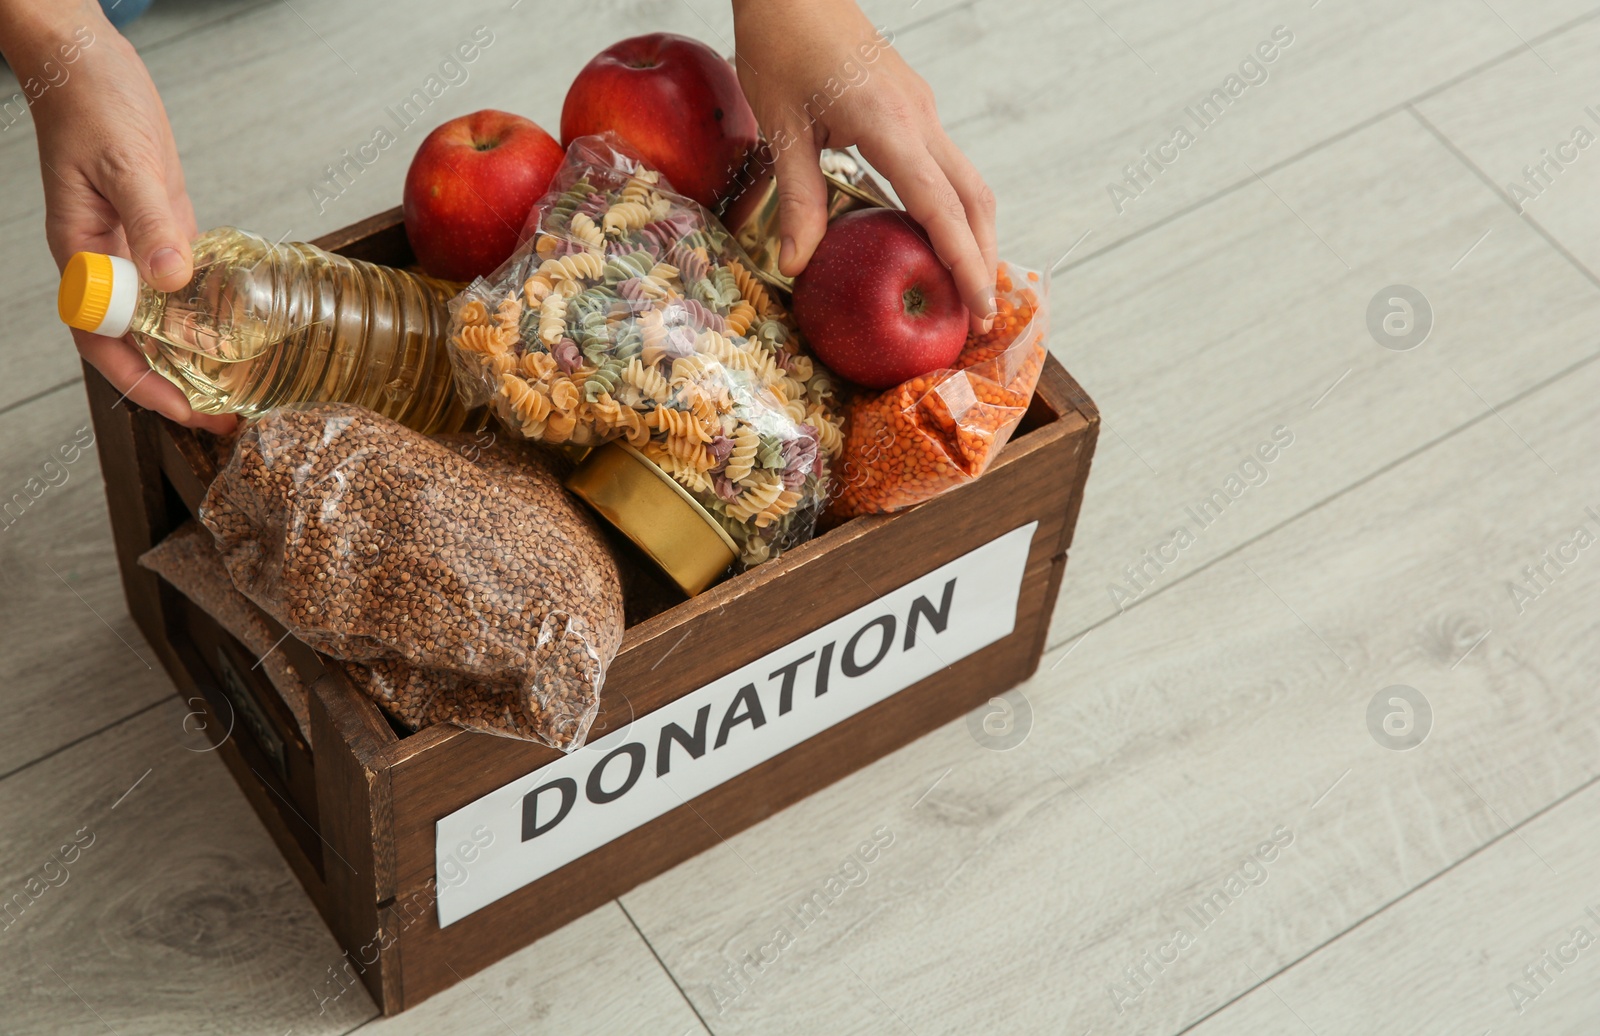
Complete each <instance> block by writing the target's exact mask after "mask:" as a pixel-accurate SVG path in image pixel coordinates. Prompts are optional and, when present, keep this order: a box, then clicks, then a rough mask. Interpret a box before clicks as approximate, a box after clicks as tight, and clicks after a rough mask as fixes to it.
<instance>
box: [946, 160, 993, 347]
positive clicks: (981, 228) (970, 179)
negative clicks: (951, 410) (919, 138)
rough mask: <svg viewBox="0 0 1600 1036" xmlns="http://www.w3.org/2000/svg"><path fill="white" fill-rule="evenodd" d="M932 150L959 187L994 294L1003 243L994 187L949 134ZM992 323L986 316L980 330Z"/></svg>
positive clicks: (989, 291)
mask: <svg viewBox="0 0 1600 1036" xmlns="http://www.w3.org/2000/svg"><path fill="white" fill-rule="evenodd" d="M930 150H931V151H932V152H933V156H934V158H935V159H936V160H937V161H938V162H939V165H940V167H941V168H943V169H944V171H945V175H946V176H948V177H950V185H951V186H952V187H954V188H955V190H956V195H957V197H959V198H960V199H961V205H962V207H963V208H964V209H965V210H966V213H967V226H968V227H970V228H971V230H972V236H973V238H974V239H975V240H976V241H977V243H978V253H979V254H980V255H982V256H983V270H984V277H985V278H986V283H987V284H988V288H987V289H986V290H987V291H988V294H989V295H990V296H991V297H992V296H993V295H994V277H995V270H996V269H998V267H999V265H1000V246H999V241H998V238H997V237H996V236H995V227H994V215H995V199H994V191H992V190H990V189H989V185H988V184H987V183H984V181H983V177H982V176H980V175H979V174H978V170H977V168H976V167H975V166H974V165H973V164H972V161H971V160H970V159H968V158H967V156H966V155H965V154H963V153H962V151H961V149H960V148H958V147H956V145H955V142H954V141H952V140H951V139H950V138H949V137H946V136H944V135H943V134H940V139H939V140H938V141H937V142H936V143H935V144H934V145H933V147H932V148H930ZM968 308H969V309H970V308H971V306H970V305H969V306H968ZM977 313H978V311H977V310H973V315H974V324H975V325H976V324H977V323H978V320H977ZM989 323H990V321H989V320H987V319H985V320H983V321H982V324H983V326H982V327H981V328H980V330H984V331H987V330H988V329H989V328H988V325H989Z"/></svg>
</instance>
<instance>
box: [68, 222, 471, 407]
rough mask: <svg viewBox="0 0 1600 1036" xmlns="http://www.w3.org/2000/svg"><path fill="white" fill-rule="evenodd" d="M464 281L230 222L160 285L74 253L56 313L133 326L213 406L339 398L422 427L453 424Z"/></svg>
mask: <svg viewBox="0 0 1600 1036" xmlns="http://www.w3.org/2000/svg"><path fill="white" fill-rule="evenodd" d="M456 287H457V286H456V285H452V284H448V283H446V282H444V281H438V280H434V279H432V278H429V277H423V276H420V275H417V274H412V273H407V272H406V271H404V270H397V269H393V268H391V267H387V266H379V265H377V264H375V263H368V262H363V261H361V260H359V259H350V258H347V257H345V256H341V255H334V254H333V253H331V252H326V251H323V250H322V249H320V248H317V247H316V246H315V245H308V244H298V243H292V242H291V243H280V244H274V243H272V242H269V241H267V240H266V239H265V238H263V237H260V236H258V235H256V234H252V233H249V232H248V231H244V230H238V229H236V228H233V227H218V228H216V229H215V230H211V231H208V232H207V233H205V234H203V235H201V237H200V238H199V239H198V240H196V241H195V243H194V276H193V277H192V278H191V279H190V281H189V283H188V284H186V285H185V286H184V287H182V288H180V289H178V290H177V291H173V292H161V291H157V290H155V289H154V288H152V287H150V286H149V285H147V284H143V283H140V282H139V280H138V272H137V268H136V267H135V266H134V265H133V263H131V262H129V261H128V260H126V259H123V258H121V257H119V256H108V255H102V254H100V253H96V252H80V253H78V254H77V255H75V256H73V257H72V259H71V260H70V261H69V262H68V264H67V269H66V270H65V271H64V272H63V273H62V277H61V294H60V298H59V304H60V310H61V319H62V320H63V321H65V322H66V323H68V324H70V325H72V326H73V327H77V328H80V329H82V330H85V331H93V332H95V333H97V334H103V335H110V336H112V337H122V336H123V335H128V336H130V337H131V339H132V341H133V342H134V344H135V345H137V346H138V348H139V349H140V351H141V352H143V353H144V356H145V358H146V359H147V360H148V361H149V363H150V366H151V367H152V368H153V369H154V370H155V371H156V372H157V373H159V374H161V375H162V376H163V377H165V378H167V379H168V380H169V381H171V382H172V383H173V384H175V385H177V386H178V387H179V388H180V389H182V390H183V392H184V394H185V395H186V396H188V397H189V402H190V405H192V406H193V407H194V408H195V409H196V410H199V411H201V412H203V413H208V414H222V413H233V414H240V415H243V416H245V417H257V416H260V415H261V414H263V413H265V412H267V411H268V410H271V409H272V408H273V407H276V406H280V405H283V404H286V403H313V402H342V403H354V404H356V405H358V406H364V407H367V408H368V409H370V410H376V411H377V412H378V413H380V414H383V415H384V416H386V417H390V418H393V419H394V420H396V421H399V422H400V423H401V424H404V425H407V426H409V427H411V428H414V429H416V430H418V431H420V432H423V433H433V432H441V431H455V430H458V429H460V428H461V427H462V425H463V423H464V421H465V418H466V416H467V412H466V410H465V408H464V407H462V405H461V403H460V402H459V401H458V400H457V398H456V394H455V391H454V386H453V383H452V377H451V367H450V358H449V355H448V351H447V350H446V348H445V329H446V325H447V324H448V322H449V313H448V310H447V305H446V304H447V303H448V301H449V299H450V297H451V296H452V295H453V294H455V291H456Z"/></svg>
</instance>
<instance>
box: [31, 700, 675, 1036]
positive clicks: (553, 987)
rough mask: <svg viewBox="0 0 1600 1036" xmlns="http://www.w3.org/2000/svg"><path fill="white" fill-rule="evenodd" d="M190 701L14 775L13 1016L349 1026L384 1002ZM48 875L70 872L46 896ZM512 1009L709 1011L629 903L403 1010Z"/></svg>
mask: <svg viewBox="0 0 1600 1036" xmlns="http://www.w3.org/2000/svg"><path fill="white" fill-rule="evenodd" d="M186 711H187V710H186V708H185V707H184V706H183V705H182V704H181V703H178V702H171V703H168V704H163V705H160V706H157V707H156V708H154V709H152V710H151V711H149V712H147V713H145V714H143V715H141V716H138V717H136V718H134V719H132V720H129V721H127V722H126V723H124V724H122V725H121V726H119V727H117V728H116V729H115V730H113V731H108V732H107V733H105V734H101V735H98V736H97V737H95V738H94V739H92V740H90V741H89V742H87V743H85V744H82V745H77V746H74V747H72V748H70V749H68V750H66V751H65V752H63V753H61V754H60V755H58V756H56V757H55V758H52V759H49V760H46V761H45V762H42V763H40V764H39V765H37V766H35V767H33V768H31V769H29V770H27V771H24V772H23V773H21V774H17V775H15V776H13V777H11V778H9V779H7V780H5V781H4V782H0V808H3V809H4V814H5V815H6V816H7V817H8V818H11V819H10V821H9V822H8V827H7V838H6V839H5V841H4V844H3V845H0V877H3V879H4V883H5V884H4V887H5V888H6V890H7V895H8V896H10V895H11V894H13V893H22V894H23V895H24V897H25V900H24V902H25V906H24V907H23V908H22V909H20V910H19V909H18V908H17V907H16V905H15V904H14V900H10V899H8V900H7V902H8V903H12V904H13V906H12V908H11V909H12V910H13V914H11V915H5V914H0V924H6V923H7V922H8V921H10V922H12V923H11V924H10V926H9V929H8V930H7V931H6V932H5V933H4V937H5V938H6V939H7V940H8V945H9V946H11V947H12V952H11V953H10V954H9V955H8V958H7V959H8V961H9V962H10V965H11V966H10V967H8V968H7V969H6V972H5V974H4V976H0V998H3V1000H4V1002H5V1004H6V1022H7V1027H8V1029H15V1030H16V1031H19V1032H34V1031H50V1032H56V1031H64V1027H67V1026H71V1027H73V1029H74V1031H76V1029H78V1028H82V1029H84V1030H86V1031H87V1029H89V1028H91V1027H101V1026H104V1025H109V1026H111V1027H113V1028H115V1030H116V1031H117V1032H119V1033H121V1034H124V1036H130V1034H134V1033H150V1034H167V1033H173V1032H197V1031H206V1032H220V1033H247V1032H248V1033H259V1032H271V1033H282V1032H284V1031H286V1030H288V1029H293V1031H294V1032H296V1033H329V1034H332V1033H342V1032H346V1031H348V1030H350V1029H351V1028H352V1027H354V1026H356V1025H357V1024H359V1023H360V1022H361V1021H363V1020H364V1019H367V1018H370V1017H372V1016H373V1015H374V1013H375V1009H374V1007H373V1006H372V1002H371V1000H370V999H368V997H367V996H366V993H365V991H364V990H362V989H361V988H359V986H358V985H357V984H356V981H355V978H354V971H355V969H354V966H353V965H352V966H351V970H350V971H349V972H344V971H342V968H343V966H344V957H343V954H342V951H341V950H340V949H339V948H338V946H336V945H335V944H334V942H333V939H332V937H331V936H330V935H329V933H328V931H327V928H326V927H325V926H324V925H323V923H322V920H321V918H320V917H318V916H317V914H316V911H315V910H314V909H313V908H312V906H311V904H310V903H309V902H308V901H307V900H306V898H305V896H304V894H303V893H302V892H301V890H300V888H299V886H298V884H297V883H296V882H295V881H294V879H293V878H292V876H291V875H290V873H289V871H288V869H287V868H286V867H285V866H284V864H283V861H282V859H281V858H280V857H279V855H278V851H277V849H276V848H274V847H273V845H272V843H271V842H270V841H269V840H268V838H267V837H266V835H265V833H264V832H263V831H262V830H261V828H260V825H259V824H258V822H257V821H256V819H255V817H254V816H253V815H252V814H251V812H250V810H249V809H248V808H247V807H246V805H245V803H244V801H243V800H242V799H241V798H240V796H239V793H238V791H237V790H236V789H235V788H234V786H233V782H232V781H231V780H230V779H229V778H228V776H227V775H226V774H225V773H224V772H223V770H222V768H221V767H220V766H218V765H217V764H216V762H215V758H216V756H215V755H214V754H213V753H209V752H204V751H199V749H203V748H204V747H205V744H206V742H204V741H202V740H200V737H201V735H197V734H185V733H184V732H183V724H184V720H185V714H186ZM147 771H148V772H147ZM141 774H143V775H144V776H143V779H142V780H141V779H140V777H141ZM130 786H131V790H129V789H130ZM113 805H115V807H116V808H115V809H114V810H113V809H112V808H111V807H112V806H113ZM80 828H82V829H83V830H84V833H83V835H82V838H83V839H84V840H85V841H87V839H88V838H89V836H91V835H92V836H93V841H92V843H90V844H89V846H88V848H87V849H85V850H83V851H82V852H81V856H77V857H76V858H75V859H74V860H73V862H71V863H70V865H69V867H68V868H67V869H68V871H69V876H68V877H67V878H66V879H63V878H62V876H61V870H60V868H59V866H58V865H50V866H47V861H49V860H50V859H51V854H52V853H54V852H55V851H56V849H57V847H58V846H59V845H60V844H61V843H62V842H68V843H70V842H71V840H72V838H73V835H74V833H75V832H77V831H78V830H79V829H80ZM40 875H42V876H43V877H42V879H41V880H44V879H48V880H52V881H55V882H56V883H57V884H58V885H59V887H54V888H46V889H44V891H43V893H42V894H40V895H38V896H37V898H36V899H34V900H33V901H31V902H29V901H27V899H26V897H27V895H28V891H27V890H28V886H27V884H26V883H27V882H28V880H29V878H30V877H38V876H40ZM37 889H38V887H37V886H35V887H34V891H37ZM534 974H537V975H540V976H541V978H540V980H539V981H529V980H528V977H527V976H529V975H534ZM341 975H343V978H342V979H341V978H340V976H341ZM79 994H81V999H80V998H79ZM428 1012H431V1013H428ZM496 1014H498V1015H499V1016H500V1017H501V1019H502V1020H506V1019H512V1020H516V1021H519V1022H526V1021H528V1020H533V1019H549V1020H550V1022H551V1024H552V1025H554V1026H556V1028H555V1029H554V1030H552V1031H561V1032H574V1031H584V1032H601V1031H641V1030H642V1029H644V1028H646V1027H648V1024H649V1023H650V1022H652V1021H653V1020H655V1019H661V1020H665V1021H667V1022H668V1023H669V1024H670V1026H672V1028H671V1029H670V1031H671V1032H673V1033H680V1032H683V1031H685V1030H686V1029H688V1028H689V1027H690V1026H692V1025H694V1024H695V1019H694V1015H693V1013H692V1012H691V1011H690V1010H689V1008H688V1007H687V1005H686V1004H685V1003H684V1001H683V999H682V997H681V996H679V995H678V993H677V991H676V989H674V988H673V986H672V984H671V982H670V981H669V980H668V978H667V976H666V975H665V974H664V973H663V972H662V971H661V969H660V966H659V965H658V964H657V963H656V961H655V960H654V959H653V958H652V957H651V955H650V950H649V948H648V947H647V946H646V945H645V944H644V942H643V940H641V939H640V938H639V936H638V933H637V932H636V931H635V930H634V929H633V927H632V926H631V925H630V924H629V923H628V922H627V920H626V918H625V917H624V916H623V915H622V913H621V911H620V910H618V909H617V908H616V907H614V906H613V907H609V908H607V909H605V910H601V911H597V912H595V913H594V914H592V915H590V916H589V917H587V918H584V919H583V920H582V921H580V922H578V923H576V924H574V925H573V926H572V927H571V928H569V929H567V930H565V931H564V932H563V933H561V935H560V936H558V937H556V938H555V939H552V940H549V941H548V942H546V943H541V944H540V945H538V946H535V947H532V948H530V949H528V950H526V951H524V952H523V953H522V954H520V955H518V957H516V958H514V959H513V960H511V961H507V962H505V963H504V964H503V965H502V966H501V967H499V968H498V969H491V970H490V971H489V972H488V973H486V974H485V975H483V976H480V977H478V978H475V979H474V980H473V981H472V982H471V983H470V984H469V985H466V986H463V987H461V988H460V989H458V990H455V991H454V992H453V993H451V994H448V995H447V997H445V998H441V1000H439V1001H437V1002H436V1003H435V1004H434V1005H431V1006H430V1007H429V1008H428V1009H427V1011H426V1012H419V1013H417V1014H414V1015H408V1016H406V1017H405V1018H404V1019H402V1020H401V1022H400V1023H398V1024H393V1025H390V1026H388V1028H389V1029H390V1030H392V1031H394V1032H398V1033H404V1032H411V1031H419V1032H420V1031H445V1032H467V1031H478V1030H480V1029H482V1028H483V1027H484V1026H486V1025H489V1024H494V1023H493V1021H492V1020H493V1018H494V1017H495V1015H496ZM486 1018H487V1019H490V1021H488V1022H486V1021H485V1019H486ZM586 1019H587V1021H586ZM588 1025H595V1026H599V1027H596V1028H588V1027H586V1026H588ZM607 1025H615V1028H614V1029H610V1030H607V1029H606V1028H604V1026H607ZM469 1026H470V1027H471V1028H469ZM430 1027H431V1028H430Z"/></svg>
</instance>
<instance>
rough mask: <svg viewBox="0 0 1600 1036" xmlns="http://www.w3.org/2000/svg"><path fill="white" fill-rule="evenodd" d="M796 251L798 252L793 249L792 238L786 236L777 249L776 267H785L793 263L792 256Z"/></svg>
mask: <svg viewBox="0 0 1600 1036" xmlns="http://www.w3.org/2000/svg"><path fill="white" fill-rule="evenodd" d="M796 251H798V249H796V248H795V244H794V238H792V237H787V236H786V237H784V239H783V244H782V245H781V246H779V248H778V266H779V267H786V266H788V265H789V264H790V263H792V262H794V254H795V252H796Z"/></svg>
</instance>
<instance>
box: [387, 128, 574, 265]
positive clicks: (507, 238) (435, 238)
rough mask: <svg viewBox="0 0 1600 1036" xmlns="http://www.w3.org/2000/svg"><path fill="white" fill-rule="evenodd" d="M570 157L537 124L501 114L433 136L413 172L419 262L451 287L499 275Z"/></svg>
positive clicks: (411, 228)
mask: <svg viewBox="0 0 1600 1036" xmlns="http://www.w3.org/2000/svg"><path fill="white" fill-rule="evenodd" d="M564 155H565V152H564V151H563V150H562V148H561V145H560V144H557V143H556V141H555V138H554V137H552V136H550V134H548V133H546V132H545V131H544V130H542V129H540V128H539V126H538V124H537V123H534V122H532V121H530V120H528V119H524V118H523V117H522V116H520V115H512V114H510V113H508V112H501V111H494V110H493V109H486V110H484V111H481V112H473V113H472V114H471V115H463V116H461V117H460V118H459V119H451V120H450V121H449V122H447V123H444V124H443V125H442V126H439V127H438V128H436V129H435V130H434V131H433V132H432V133H429V134H428V136H427V137H426V138H425V139H424V140H423V141H422V146H421V147H419V148H417V153H416V156H415V157H413V158H412V159H411V168H410V170H408V171H407V172H406V189H405V201H404V205H405V217H406V237H407V238H409V239H410V240H411V251H413V252H414V253H416V256H417V262H419V263H421V264H422V268H423V269H424V270H426V271H428V273H430V274H432V275H433V276H435V277H442V278H444V279H445V280H451V281H470V280H472V279H473V278H474V277H480V276H483V275H485V274H488V273H492V272H493V271H494V269H495V267H497V266H499V265H500V264H501V263H503V262H505V260H506V258H507V257H508V256H510V255H511V252H512V250H513V249H515V248H516V247H517V235H518V233H519V232H520V231H521V230H522V223H523V221H524V220H526V219H527V218H528V210H530V209H532V208H533V204H534V202H536V201H538V200H539V199H540V197H542V196H543V195H544V192H545V188H547V187H549V186H550V178H551V177H553V176H554V175H555V174H556V170H557V169H558V168H560V166H561V160H562V158H563V157H564Z"/></svg>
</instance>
